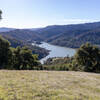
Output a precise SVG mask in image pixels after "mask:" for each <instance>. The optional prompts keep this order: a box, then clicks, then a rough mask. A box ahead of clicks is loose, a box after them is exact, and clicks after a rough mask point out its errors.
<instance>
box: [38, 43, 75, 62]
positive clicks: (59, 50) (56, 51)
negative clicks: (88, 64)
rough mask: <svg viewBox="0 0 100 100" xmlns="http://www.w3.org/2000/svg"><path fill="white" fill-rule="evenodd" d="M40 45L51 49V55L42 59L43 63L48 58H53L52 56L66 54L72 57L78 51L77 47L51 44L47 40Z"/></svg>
mask: <svg viewBox="0 0 100 100" xmlns="http://www.w3.org/2000/svg"><path fill="white" fill-rule="evenodd" d="M39 46H40V47H42V48H45V49H47V50H50V53H49V55H48V56H46V57H45V58H43V59H41V60H40V62H41V63H43V62H44V61H46V60H47V59H48V58H51V57H66V56H69V57H71V56H73V55H74V54H75V52H76V50H75V49H72V48H67V47H61V46H56V45H51V44H49V43H46V42H42V44H40V45H39Z"/></svg>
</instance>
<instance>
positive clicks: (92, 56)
mask: <svg viewBox="0 0 100 100" xmlns="http://www.w3.org/2000/svg"><path fill="white" fill-rule="evenodd" d="M75 59H76V62H77V63H78V64H79V65H81V66H84V70H85V71H90V72H100V49H99V48H98V47H96V46H93V45H91V44H90V43H86V44H84V45H82V46H81V47H80V48H79V49H78V50H77V53H76V55H75Z"/></svg>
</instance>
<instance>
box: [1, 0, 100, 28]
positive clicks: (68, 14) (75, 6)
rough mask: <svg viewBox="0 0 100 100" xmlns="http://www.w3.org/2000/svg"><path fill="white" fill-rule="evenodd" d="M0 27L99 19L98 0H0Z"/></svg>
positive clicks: (40, 25) (82, 21)
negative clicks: (0, 17)
mask: <svg viewBox="0 0 100 100" xmlns="http://www.w3.org/2000/svg"><path fill="white" fill-rule="evenodd" d="M0 9H1V10H2V11H3V19H2V21H1V22H0V27H15V28H34V27H43V26H47V25H54V24H60V25H61V24H75V23H84V22H93V21H100V0H0Z"/></svg>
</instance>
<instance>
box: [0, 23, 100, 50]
mask: <svg viewBox="0 0 100 100" xmlns="http://www.w3.org/2000/svg"><path fill="white" fill-rule="evenodd" d="M0 34H1V35H3V36H5V37H6V38H7V37H8V39H9V38H10V39H13V40H18V41H20V42H23V43H25V44H26V43H32V42H33V41H46V42H49V43H51V44H55V45H60V46H65V47H71V48H79V47H80V46H81V45H82V44H83V43H86V42H90V43H92V44H96V45H99V44H100V22H95V23H86V24H74V25H54V26H47V27H45V28H37V29H33V30H32V29H15V30H12V31H9V32H0ZM11 41H12V40H11Z"/></svg>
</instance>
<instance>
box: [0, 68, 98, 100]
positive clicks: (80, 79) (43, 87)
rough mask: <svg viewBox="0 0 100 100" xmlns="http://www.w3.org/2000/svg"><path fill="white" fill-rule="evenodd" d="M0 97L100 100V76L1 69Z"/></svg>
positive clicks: (41, 99)
mask: <svg viewBox="0 0 100 100" xmlns="http://www.w3.org/2000/svg"><path fill="white" fill-rule="evenodd" d="M0 100H100V75H99V74H93V73H84V72H63V71H62V72H60V71H59V72H57V71H6V70H2V71H0Z"/></svg>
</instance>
